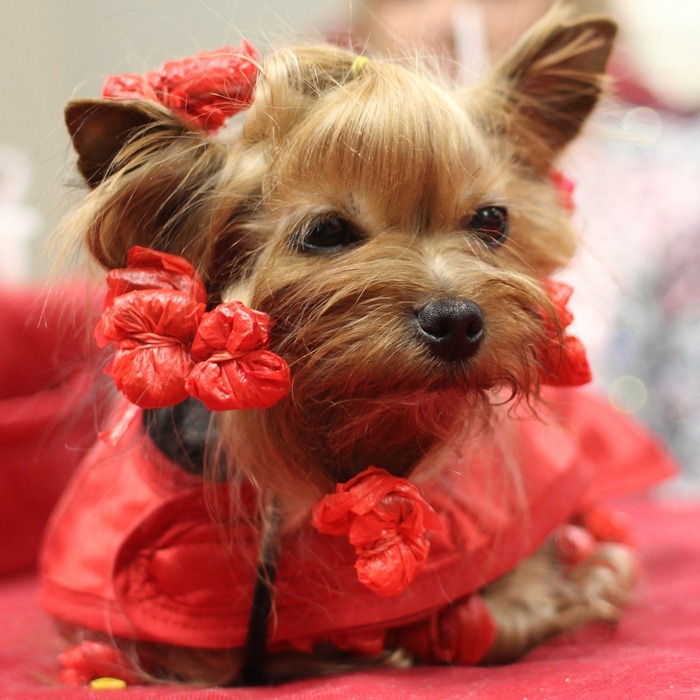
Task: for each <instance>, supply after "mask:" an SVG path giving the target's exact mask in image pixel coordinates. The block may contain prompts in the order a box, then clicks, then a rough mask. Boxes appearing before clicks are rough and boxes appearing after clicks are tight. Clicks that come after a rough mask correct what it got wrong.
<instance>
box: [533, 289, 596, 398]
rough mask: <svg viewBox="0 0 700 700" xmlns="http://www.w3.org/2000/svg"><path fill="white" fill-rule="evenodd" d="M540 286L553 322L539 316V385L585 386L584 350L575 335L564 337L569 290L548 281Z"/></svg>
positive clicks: (587, 372) (587, 369)
mask: <svg viewBox="0 0 700 700" xmlns="http://www.w3.org/2000/svg"><path fill="white" fill-rule="evenodd" d="M542 283H543V285H544V288H545V291H546V292H547V294H548V296H549V299H550V301H551V302H552V305H553V307H554V312H555V315H556V321H557V323H555V322H554V319H552V318H551V317H550V316H549V315H548V314H543V320H544V327H545V340H544V342H543V343H542V344H541V345H540V347H539V348H538V360H539V363H540V367H541V371H540V379H541V381H542V383H543V384H549V385H551V386H580V385H581V384H587V383H588V382H590V381H591V378H592V377H591V368H590V365H589V364H588V358H587V357H586V350H585V348H584V347H583V343H581V341H580V340H579V339H578V338H577V337H576V336H573V335H567V334H566V328H567V327H568V326H570V325H571V323H572V321H573V320H574V316H573V314H572V313H571V311H569V309H568V306H567V304H568V302H569V299H570V298H571V295H572V294H573V289H572V288H571V287H569V285H567V284H564V283H563V282H555V281H554V280H550V279H545V280H543V282H542ZM557 325H558V328H557Z"/></svg>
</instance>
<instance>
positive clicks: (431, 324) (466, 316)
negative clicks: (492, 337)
mask: <svg viewBox="0 0 700 700" xmlns="http://www.w3.org/2000/svg"><path fill="white" fill-rule="evenodd" d="M416 324H417V326H418V330H419V331H420V334H421V337H422V339H423V341H424V342H425V343H426V345H427V346H428V347H429V348H430V350H431V352H432V353H433V354H434V355H436V356H437V357H440V358H442V359H443V360H447V361H449V362H458V361H460V360H466V359H467V358H469V357H471V356H472V355H474V354H475V353H476V352H477V350H478V349H479V347H480V345H481V341H482V340H483V338H484V315H483V313H482V311H481V309H480V308H479V306H478V304H476V303H474V302H473V301H469V300H466V299H455V298H450V299H437V300H434V301H430V302H429V303H427V304H426V305H425V306H422V307H421V308H419V309H418V310H417V311H416Z"/></svg>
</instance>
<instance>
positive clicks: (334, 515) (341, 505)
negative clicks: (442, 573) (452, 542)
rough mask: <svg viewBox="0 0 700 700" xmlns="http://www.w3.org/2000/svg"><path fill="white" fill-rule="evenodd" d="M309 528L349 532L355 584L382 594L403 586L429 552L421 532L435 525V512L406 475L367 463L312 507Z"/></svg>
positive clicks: (330, 532)
mask: <svg viewBox="0 0 700 700" xmlns="http://www.w3.org/2000/svg"><path fill="white" fill-rule="evenodd" d="M312 521H313V524H314V527H315V528H316V529H317V530H318V531H319V532H322V533H324V534H327V535H348V539H349V541H350V544H352V545H353V546H354V547H355V553H356V554H357V561H356V562H355V569H356V571H357V577H358V579H359V581H360V583H362V584H364V585H365V586H367V587H368V588H369V589H370V590H371V591H373V592H375V593H378V594H379V595H382V596H396V595H399V594H400V593H403V592H404V591H405V590H406V588H408V586H409V584H410V583H411V581H412V580H413V579H414V577H415V576H416V574H417V573H418V572H419V571H420V569H421V568H422V566H423V564H425V560H426V558H427V556H428V552H429V551H430V542H429V541H428V539H427V537H426V536H425V532H426V530H429V529H433V530H436V529H439V528H440V520H439V518H438V517H437V515H436V514H435V511H434V510H433V509H432V508H431V507H430V506H429V505H428V503H426V502H425V501H424V500H423V498H422V497H421V495H420V491H419V490H418V489H417V488H416V486H414V485H413V484H411V483H410V482H408V481H407V480H406V479H402V478H400V477H396V476H392V475H391V474H389V473H388V472H386V471H384V470H383V469H377V468H376V467H369V468H368V469H366V470H365V471H363V472H362V473H360V474H358V475H357V476H356V477H354V478H353V479H351V480H350V481H348V482H347V483H345V484H338V485H337V486H336V493H334V494H330V495H328V496H326V497H325V498H323V499H322V500H321V501H319V502H318V503H317V504H316V505H315V506H314V508H313V512H312Z"/></svg>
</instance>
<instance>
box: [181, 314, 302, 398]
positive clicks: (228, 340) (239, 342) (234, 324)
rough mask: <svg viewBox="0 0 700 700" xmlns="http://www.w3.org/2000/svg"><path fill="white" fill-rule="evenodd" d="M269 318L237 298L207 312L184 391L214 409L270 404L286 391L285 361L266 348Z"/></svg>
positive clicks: (193, 344)
mask: <svg viewBox="0 0 700 700" xmlns="http://www.w3.org/2000/svg"><path fill="white" fill-rule="evenodd" d="M271 325H272V320H271V319H270V317H269V316H268V315H267V314H263V313H260V312H259V311H252V310H251V309H248V308H246V307H245V306H244V305H243V304H242V303H241V302H239V301H234V302H229V303H225V304H220V305H219V306H217V307H216V308H215V309H213V310H212V311H211V312H209V313H208V314H206V315H205V317H204V319H203V320H202V322H201V324H200V326H199V329H198V330H197V335H196V336H195V338H194V341H193V342H192V357H193V358H194V359H195V360H196V361H197V364H196V365H195V366H194V367H193V369H192V371H191V372H190V375H189V377H188V379H187V391H188V392H189V393H190V394H191V395H192V396H194V397H195V398H198V399H199V400H200V401H201V402H202V403H203V404H204V405H205V406H206V407H207V408H209V409H210V410H212V411H224V410H227V409H246V408H269V407H270V406H273V405H274V404H276V403H277V402H278V401H279V400H280V399H281V398H282V397H283V396H285V395H286V394H287V393H288V392H289V385H290V376H289V367H288V365H287V363H286V362H285V361H284V360H283V359H282V358H281V357H280V356H279V355H275V353H273V352H270V351H269V350H265V349H264V348H265V347H266V346H267V344H268V333H269V330H270V327H271Z"/></svg>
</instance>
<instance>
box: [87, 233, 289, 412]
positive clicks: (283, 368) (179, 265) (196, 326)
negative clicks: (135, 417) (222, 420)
mask: <svg viewBox="0 0 700 700" xmlns="http://www.w3.org/2000/svg"><path fill="white" fill-rule="evenodd" d="M107 285H108V293H107V298H106V301H105V307H104V310H103V313H102V318H101V319H100V321H99V322H98V324H97V328H96V329H95V337H96V339H97V342H98V344H99V345H100V346H104V345H106V344H107V343H110V342H113V343H114V344H115V345H116V352H115V354H114V357H113V359H112V361H111V362H110V363H109V364H108V366H107V367H106V370H105V371H106V372H107V373H108V374H110V375H111V376H112V377H113V378H114V382H115V384H116V386H117V388H118V389H119V390H120V391H121V392H122V393H124V394H125V395H126V397H127V398H128V399H129V400H130V401H131V402H132V403H134V404H136V405H137V406H140V407H141V408H161V407H163V406H172V405H174V404H176V403H179V402H180V401H184V400H185V399H186V398H187V397H188V396H194V397H196V398H198V399H200V400H201V401H202V402H203V403H204V404H205V405H206V406H207V408H209V409H211V410H214V411H224V410H232V409H247V408H269V407H270V406H272V405H273V404H275V403H276V402H277V401H279V400H280V399H281V398H282V397H283V396H285V395H286V394H287V393H288V392H289V389H290V386H291V380H290V374H289V367H288V366H287V363H286V362H285V361H284V360H283V359H282V358H281V357H279V356H278V355H275V354H274V353H272V352H270V351H269V350H268V349H267V346H268V343H269V337H268V335H269V331H270V328H271V327H272V319H271V318H270V317H269V316H268V315H267V314H263V313H261V312H259V311H253V310H251V309H248V308H247V307H245V306H244V305H243V304H242V303H241V302H229V303H225V304H220V305H219V306H217V307H216V308H214V309H213V310H212V311H210V312H209V313H206V312H205V309H206V304H205V302H206V297H207V294H206V290H205V287H204V284H203V283H202V280H201V279H200V277H199V275H198V274H197V271H196V270H195V269H194V268H193V267H192V266H191V265H190V264H189V263H188V262H187V261H186V260H185V259H184V258H181V257H179V256H177V255H171V254H169V253H163V252H160V251H156V250H150V249H147V248H141V247H138V246H136V247H134V248H131V250H129V253H128V255H127V266H126V267H125V268H121V269H117V270H111V271H110V272H109V273H108V274H107Z"/></svg>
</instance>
